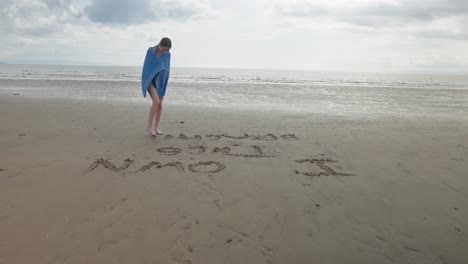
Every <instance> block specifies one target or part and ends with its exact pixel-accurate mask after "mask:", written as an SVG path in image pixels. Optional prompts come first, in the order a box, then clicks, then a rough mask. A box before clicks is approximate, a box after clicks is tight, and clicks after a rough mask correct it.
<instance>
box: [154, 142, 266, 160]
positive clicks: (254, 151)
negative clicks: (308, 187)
mask: <svg viewBox="0 0 468 264" xmlns="http://www.w3.org/2000/svg"><path fill="white" fill-rule="evenodd" d="M237 147H239V145H233V146H231V147H228V146H223V147H214V148H213V149H212V150H211V152H209V151H208V150H207V147H205V146H188V147H187V150H188V152H189V154H191V155H201V154H204V153H210V154H222V155H226V156H231V157H244V158H273V157H275V156H271V155H265V154H264V152H263V150H262V147H260V146H255V145H254V146H250V149H251V152H250V153H233V149H236V148H237ZM157 151H158V152H159V153H160V154H163V155H170V156H173V155H178V154H181V153H182V149H180V148H175V147H164V148H158V149H157ZM237 152H238V151H237Z"/></svg>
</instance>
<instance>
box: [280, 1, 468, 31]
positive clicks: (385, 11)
mask: <svg viewBox="0 0 468 264" xmlns="http://www.w3.org/2000/svg"><path fill="white" fill-rule="evenodd" d="M273 8H274V9H275V11H276V13H277V14H280V15H282V16H283V17H286V18H296V19H319V21H329V20H331V21H333V23H335V24H336V23H337V22H338V23H343V24H349V25H352V26H355V27H361V28H364V29H365V28H367V29H387V28H396V29H402V30H404V29H405V28H409V27H413V29H412V30H411V32H412V33H414V35H415V36H421V37H438V38H453V39H467V35H468V31H467V30H466V29H464V28H465V27H464V25H466V24H465V23H464V22H465V21H466V20H467V18H468V1H466V0H445V1H440V0H400V1H396V2H390V3H389V2H388V1H386V2H382V1H374V2H366V3H360V4H356V5H354V6H353V5H348V6H342V5H341V6H338V7H337V6H331V5H327V4H326V3H322V4H321V3H320V2H317V1H301V2H292V3H285V2H273ZM440 21H445V22H447V23H446V26H445V27H443V26H442V27H441V23H440ZM324 23H325V22H324ZM418 26H419V27H420V29H421V30H420V31H417V30H414V27H418ZM430 27H437V28H436V30H431V29H430ZM444 30H446V31H447V32H446V33H444V32H443V31H444Z"/></svg>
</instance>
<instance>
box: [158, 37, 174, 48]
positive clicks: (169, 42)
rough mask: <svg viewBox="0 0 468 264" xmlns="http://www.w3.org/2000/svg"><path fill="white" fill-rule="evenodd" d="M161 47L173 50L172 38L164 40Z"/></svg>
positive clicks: (160, 43) (160, 44)
mask: <svg viewBox="0 0 468 264" xmlns="http://www.w3.org/2000/svg"><path fill="white" fill-rule="evenodd" d="M159 46H161V47H166V48H171V47H172V41H171V39H170V38H162V39H161V41H160V42H159Z"/></svg>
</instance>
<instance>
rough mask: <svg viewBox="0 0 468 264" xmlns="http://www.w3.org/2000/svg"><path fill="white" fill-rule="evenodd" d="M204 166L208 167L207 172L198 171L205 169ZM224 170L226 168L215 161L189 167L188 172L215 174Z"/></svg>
mask: <svg viewBox="0 0 468 264" xmlns="http://www.w3.org/2000/svg"><path fill="white" fill-rule="evenodd" d="M213 165H214V167H215V168H214V169H213ZM206 166H208V169H207V170H202V169H200V168H201V167H206ZM210 167H211V168H210ZM225 168H226V166H224V165H223V164H221V163H219V162H216V161H208V162H199V163H197V164H190V165H189V169H190V171H191V172H197V173H217V172H220V171H222V170H224V169H225Z"/></svg>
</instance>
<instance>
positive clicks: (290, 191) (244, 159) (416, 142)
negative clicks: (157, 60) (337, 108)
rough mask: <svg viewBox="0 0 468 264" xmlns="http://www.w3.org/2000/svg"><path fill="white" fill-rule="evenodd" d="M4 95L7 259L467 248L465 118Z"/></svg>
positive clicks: (235, 257)
mask: <svg viewBox="0 0 468 264" xmlns="http://www.w3.org/2000/svg"><path fill="white" fill-rule="evenodd" d="M148 107H149V105H148V104H147V105H136V104H123V103H113V102H100V103H99V104H98V103H96V101H94V102H93V101H89V102H86V101H80V100H68V101H67V100H54V99H33V98H26V97H23V96H21V95H20V96H13V95H11V96H2V97H1V98H0V122H1V126H0V263H2V264H3V263H5V264H13V263H36V264H39V263H77V264H78V263H79V264H83V263H100V264H105V263H109V264H110V263H112V264H115V263H144V264H146V263H148V264H149V263H151V264H153V263H203V264H210V263H213V264H214V263H243V264H246V263H255V264H258V263H322V264H324V263H325V264H326V263H359V264H362V263H379V264H384V263H444V264H451V263H460V264H461V263H468V262H467V261H468V251H467V249H468V177H467V176H468V133H467V131H468V121H466V120H450V119H444V120H440V119H439V120H431V119H428V118H426V119H419V118H413V119H410V118H401V117H398V116H394V117H391V116H389V117H388V118H379V119H360V118H358V117H356V118H354V119H351V118H343V117H332V116H320V115H314V114H300V113H271V112H258V113H254V112H245V111H240V110H237V111H234V110H229V109H214V108H200V107H198V108H194V107H188V106H176V105H167V106H166V107H165V109H164V113H163V119H162V122H161V130H162V131H163V132H164V134H163V135H161V136H158V137H156V138H152V137H151V136H149V135H148V134H147V133H146V132H145V130H144V128H145V124H146V118H147V112H148Z"/></svg>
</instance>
